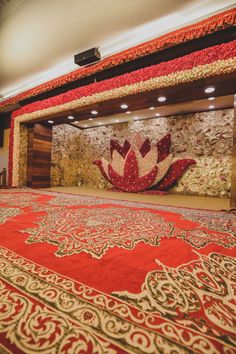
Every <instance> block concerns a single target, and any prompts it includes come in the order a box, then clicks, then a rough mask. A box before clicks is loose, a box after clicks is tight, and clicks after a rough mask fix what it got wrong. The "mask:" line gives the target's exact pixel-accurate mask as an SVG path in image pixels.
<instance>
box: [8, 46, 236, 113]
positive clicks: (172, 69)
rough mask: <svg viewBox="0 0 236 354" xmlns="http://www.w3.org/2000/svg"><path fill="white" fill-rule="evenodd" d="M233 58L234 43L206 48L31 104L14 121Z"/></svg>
mask: <svg viewBox="0 0 236 354" xmlns="http://www.w3.org/2000/svg"><path fill="white" fill-rule="evenodd" d="M235 56H236V40H234V41H232V42H229V43H223V44H219V45H216V46H213V47H209V48H205V49H202V50H199V51H196V52H193V53H190V54H188V55H185V56H183V57H180V58H176V59H173V60H169V61H166V62H163V63H159V64H156V65H152V66H149V67H146V68H144V69H139V70H136V71H133V72H131V73H127V74H124V75H120V76H117V77H114V78H111V79H107V80H104V81H100V82H95V83H92V84H90V85H87V86H82V87H78V88H76V89H73V90H70V91H67V92H65V93H63V94H60V95H57V96H54V97H50V98H47V99H45V100H43V101H37V102H33V103H30V104H28V105H26V106H24V107H22V108H20V109H18V110H16V111H14V112H13V117H17V116H20V115H23V114H25V113H32V112H34V111H38V110H42V109H45V108H48V107H52V106H57V105H61V104H64V103H67V102H71V101H74V100H78V99H80V98H82V97H88V96H91V95H93V94H95V93H100V92H104V91H107V90H112V89H115V88H119V87H122V86H126V85H132V84H135V83H137V82H141V81H146V80H149V79H152V78H155V77H161V76H165V75H169V74H172V73H176V72H178V71H183V70H188V69H192V68H193V67H195V66H198V65H204V64H210V63H212V62H214V61H216V60H225V59H229V58H233V57H235Z"/></svg>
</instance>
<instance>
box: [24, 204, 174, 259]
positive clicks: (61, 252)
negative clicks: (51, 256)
mask: <svg viewBox="0 0 236 354" xmlns="http://www.w3.org/2000/svg"><path fill="white" fill-rule="evenodd" d="M37 224H38V227H35V228H31V229H26V230H22V232H24V233H28V234H30V235H31V236H30V237H29V238H28V239H27V241H26V242H27V243H35V242H48V243H52V244H55V245H57V246H58V250H57V251H56V253H55V255H56V256H58V257H62V256H66V255H72V254H75V253H80V252H82V251H84V252H86V253H89V254H91V255H92V257H95V258H101V257H102V255H103V254H105V253H106V251H107V250H108V249H110V248H113V247H115V246H118V247H123V248H126V249H133V248H134V246H135V245H136V244H137V243H139V242H141V241H143V242H146V243H149V244H151V245H158V244H159V240H160V238H161V237H164V236H169V235H170V234H171V231H172V226H171V223H168V222H166V221H165V220H164V219H163V218H161V217H160V216H159V215H158V214H153V213H150V212H148V211H146V210H132V209H127V208H116V207H109V208H96V207H95V208H79V209H71V208H67V209H65V208H57V209H56V211H55V210H54V209H52V210H51V211H49V212H48V214H47V215H46V216H44V217H43V218H42V219H41V220H40V221H39V222H37Z"/></svg>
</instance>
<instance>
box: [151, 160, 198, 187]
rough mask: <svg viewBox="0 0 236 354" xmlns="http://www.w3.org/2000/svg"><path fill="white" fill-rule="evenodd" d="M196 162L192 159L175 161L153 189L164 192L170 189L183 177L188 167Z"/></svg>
mask: <svg viewBox="0 0 236 354" xmlns="http://www.w3.org/2000/svg"><path fill="white" fill-rule="evenodd" d="M195 163H196V161H195V160H193V159H182V160H177V161H175V162H174V163H173V164H172V165H171V166H170V168H169V170H168V172H167V174H166V175H165V177H164V178H163V179H162V180H161V181H160V182H159V183H158V184H156V185H155V186H154V187H153V189H155V190H159V191H164V190H166V189H169V188H170V187H172V186H173V184H175V182H177V180H178V179H179V178H180V177H181V176H182V175H183V173H184V172H185V171H186V169H187V168H188V167H189V166H190V165H193V164H195Z"/></svg>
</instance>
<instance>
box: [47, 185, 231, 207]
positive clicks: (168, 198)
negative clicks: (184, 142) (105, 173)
mask: <svg viewBox="0 0 236 354" xmlns="http://www.w3.org/2000/svg"><path fill="white" fill-rule="evenodd" d="M44 190H49V191H54V192H60V193H69V194H75V195H76V194H82V195H88V196H95V197H102V198H108V199H116V200H128V201H134V202H135V201H136V202H143V203H154V204H159V205H170V206H177V207H186V208H198V209H208V210H229V209H230V199H229V198H215V197H200V196H190V195H180V194H163V195H148V194H139V193H123V192H113V191H109V190H106V189H99V188H92V187H51V188H48V189H44Z"/></svg>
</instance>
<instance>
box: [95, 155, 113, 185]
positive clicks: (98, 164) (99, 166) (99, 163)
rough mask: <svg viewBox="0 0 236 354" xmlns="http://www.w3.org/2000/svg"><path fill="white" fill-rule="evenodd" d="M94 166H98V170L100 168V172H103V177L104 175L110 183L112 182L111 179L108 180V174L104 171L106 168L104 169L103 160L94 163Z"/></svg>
mask: <svg viewBox="0 0 236 354" xmlns="http://www.w3.org/2000/svg"><path fill="white" fill-rule="evenodd" d="M93 165H96V166H98V168H99V170H100V172H101V175H102V176H103V177H104V178H105V179H106V180H107V181H108V182H110V180H109V178H108V176H107V174H106V172H105V170H104V168H103V165H102V161H101V160H95V161H93Z"/></svg>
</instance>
